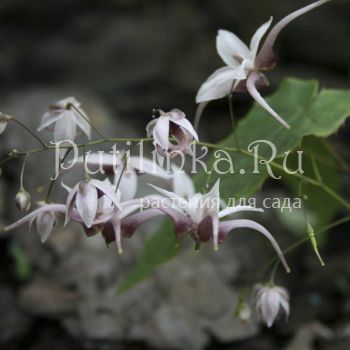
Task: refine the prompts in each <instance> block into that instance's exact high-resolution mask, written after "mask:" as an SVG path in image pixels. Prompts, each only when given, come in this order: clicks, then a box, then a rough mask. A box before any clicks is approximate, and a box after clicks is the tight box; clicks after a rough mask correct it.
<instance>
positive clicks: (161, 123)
mask: <svg viewBox="0 0 350 350" xmlns="http://www.w3.org/2000/svg"><path fill="white" fill-rule="evenodd" d="M153 138H154V141H155V142H156V144H158V145H159V146H160V147H162V148H163V149H164V150H168V148H169V118H168V117H167V116H164V115H161V116H160V117H159V118H157V123H156V125H155V127H154V129H153Z"/></svg>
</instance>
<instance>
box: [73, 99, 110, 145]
mask: <svg viewBox="0 0 350 350" xmlns="http://www.w3.org/2000/svg"><path fill="white" fill-rule="evenodd" d="M70 107H72V108H73V109H74V110H75V111H76V112H77V113H79V115H80V116H81V117H82V118H84V120H85V121H86V122H87V123H89V125H90V126H91V128H92V129H93V130H94V131H95V133H96V134H97V135H98V136H100V137H102V138H103V139H106V137H105V136H104V135H103V134H102V133H101V132H100V131H99V130H98V129H97V128H96V127H95V126H94V125H93V124H92V122H91V121H90V119H89V118H88V117H87V116H86V115H84V113H82V112H81V111H80V110H79V108H77V107H75V106H74V104H73V103H70V104H69V105H68V108H70Z"/></svg>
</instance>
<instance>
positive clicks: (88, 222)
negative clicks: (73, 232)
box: [65, 179, 120, 230]
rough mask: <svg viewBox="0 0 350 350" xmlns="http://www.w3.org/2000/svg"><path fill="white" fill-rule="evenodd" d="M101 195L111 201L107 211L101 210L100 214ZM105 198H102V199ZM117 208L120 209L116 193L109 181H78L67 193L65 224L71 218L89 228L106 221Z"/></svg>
mask: <svg viewBox="0 0 350 350" xmlns="http://www.w3.org/2000/svg"><path fill="white" fill-rule="evenodd" d="M101 197H106V198H107V200H109V201H110V202H111V206H110V207H109V208H108V212H107V211H106V212H103V215H102V216H101V215H100V214H101V213H99V211H98V209H99V198H101ZM106 198H103V199H102V201H103V200H106ZM118 209H120V204H119V200H118V197H117V194H116V193H115V191H114V188H113V187H112V186H111V185H110V184H109V183H107V182H102V181H99V180H95V179H90V180H84V181H80V182H79V183H78V184H76V185H75V186H74V187H73V188H72V189H71V190H70V192H69V194H68V197H67V203H66V221H65V225H66V224H67V223H68V222H69V220H70V219H72V220H74V221H77V222H79V223H81V224H83V226H84V227H85V228H86V229H87V230H89V229H91V228H92V227H93V226H96V225H97V224H103V223H105V222H106V221H108V220H109V219H110V217H111V216H112V215H113V213H114V211H116V210H118ZM101 220H102V221H101Z"/></svg>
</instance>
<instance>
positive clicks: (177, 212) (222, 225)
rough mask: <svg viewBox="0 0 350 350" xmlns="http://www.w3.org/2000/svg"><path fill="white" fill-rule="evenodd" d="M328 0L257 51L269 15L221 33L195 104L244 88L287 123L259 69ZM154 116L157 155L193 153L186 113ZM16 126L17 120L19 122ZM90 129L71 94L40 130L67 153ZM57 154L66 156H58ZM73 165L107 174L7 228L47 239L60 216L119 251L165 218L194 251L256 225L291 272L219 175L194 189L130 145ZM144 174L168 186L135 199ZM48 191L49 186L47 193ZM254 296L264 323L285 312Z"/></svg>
mask: <svg viewBox="0 0 350 350" xmlns="http://www.w3.org/2000/svg"><path fill="white" fill-rule="evenodd" d="M327 1H329V0H319V1H316V2H315V3H313V4H311V5H309V6H306V7H304V8H302V9H300V10H298V11H296V12H293V13H292V14H290V15H288V16H287V17H285V18H284V19H282V20H281V21H280V22H278V23H277V24H276V25H275V26H274V27H273V28H272V29H271V31H270V32H269V34H268V36H267V38H266V40H265V42H264V43H263V44H262V46H261V48H260V50H259V46H260V42H261V40H262V38H263V36H264V35H265V34H266V32H267V31H268V29H269V27H270V25H271V23H272V18H271V19H270V20H269V21H267V22H266V23H264V24H263V25H262V26H261V27H260V28H259V29H258V30H257V31H256V33H255V34H254V36H253V38H252V40H251V42H250V46H249V47H247V46H246V45H245V44H244V43H243V42H242V41H241V40H240V39H239V38H238V37H237V36H235V35H234V34H233V33H231V32H229V31H226V30H219V32H218V35H217V40H216V47H217V51H218V54H219V55H220V57H221V58H222V60H223V61H224V63H225V64H226V66H225V67H223V68H220V69H219V70H217V71H216V72H215V73H214V74H212V75H211V76H210V77H209V78H208V79H207V81H206V82H205V83H204V84H203V85H202V86H201V87H200V89H199V91H198V94H197V97H196V101H197V103H200V104H203V103H206V102H208V101H211V100H214V99H218V98H221V97H224V96H227V95H230V94H231V93H232V92H236V91H237V92H240V91H248V92H249V93H250V95H251V96H252V97H253V98H254V99H255V100H256V102H257V103H258V104H260V105H261V106H262V107H263V108H264V109H266V110H267V111H268V112H269V113H270V114H271V115H272V116H273V117H275V118H276V119H277V120H278V121H279V122H280V123H281V124H282V125H284V126H285V127H287V128H289V125H288V124H287V123H286V121H284V120H283V119H282V118H281V116H280V115H279V114H277V113H276V112H275V111H274V110H273V109H272V108H271V107H270V106H269V105H268V104H267V103H266V101H265V100H264V99H263V98H262V96H261V95H260V93H259V90H260V88H262V87H264V86H266V85H267V84H268V81H267V78H266V77H265V75H264V73H263V71H266V70H270V69H272V68H274V66H275V64H276V59H275V56H274V54H273V45H274V43H275V41H276V38H277V37H278V34H279V33H280V31H281V30H282V29H283V28H284V27H285V26H286V25H287V24H288V23H289V22H291V21H292V20H294V19H295V18H297V17H299V16H300V15H302V14H304V13H306V12H308V11H310V10H312V9H314V8H315V7H317V6H320V5H321V4H323V3H325V2H327ZM157 113H158V117H156V118H154V119H153V120H151V121H150V122H149V123H148V124H147V126H146V132H147V137H148V139H147V140H148V141H149V140H151V141H153V145H154V151H155V152H156V155H158V157H160V158H161V159H164V157H166V156H169V158H170V159H173V158H175V157H176V155H177V154H184V155H186V154H191V152H192V149H191V148H192V146H193V145H195V144H196V143H198V142H199V137H198V134H197V132H196V130H195V128H194V127H193V126H192V124H191V122H190V121H189V120H188V119H187V117H186V115H185V113H183V112H182V111H180V110H179V109H172V110H170V111H168V112H164V111H162V110H157ZM10 120H14V118H12V117H9V116H6V115H3V114H0V134H1V133H3V132H4V131H5V129H6V127H7V124H8V122H9V121H10ZM17 123H18V124H20V125H21V123H20V122H18V121H17ZM22 126H23V125H22ZM25 128H26V127H25ZM92 129H94V130H95V131H96V132H98V131H97V129H96V128H95V127H93V125H92V123H91V120H90V118H89V117H88V115H87V113H85V111H84V110H83V109H82V107H81V104H80V103H79V102H78V101H77V100H76V99H75V98H74V97H68V98H65V99H62V100H60V101H58V102H56V103H55V104H54V105H52V106H51V107H49V109H48V111H47V112H46V113H45V114H44V115H43V116H42V120H41V123H40V126H39V128H38V131H42V130H47V131H49V132H51V133H53V140H54V141H56V142H61V143H63V144H66V145H68V146H66V148H67V149H68V151H69V145H71V144H72V142H73V141H74V140H75V139H76V138H77V137H78V136H85V138H87V140H90V139H91V130H92ZM26 130H27V131H28V128H26ZM29 132H30V133H31V134H32V135H33V136H34V137H35V138H36V139H37V140H38V141H39V142H40V143H41V144H42V145H43V146H44V148H43V149H44V150H47V149H49V147H48V146H47V145H46V144H45V143H44V142H43V141H42V140H41V139H40V138H39V137H38V136H37V135H36V134H34V132H31V131H30V130H29ZM142 140H144V139H142ZM102 141H104V140H102ZM88 143H89V141H87V144H88ZM68 151H67V152H65V157H66V156H68V153H69V152H68ZM28 154H29V153H27V154H26V157H25V160H24V163H23V167H22V172H21V186H20V190H19V192H18V194H17V196H16V198H15V203H16V205H17V207H18V208H19V209H20V210H21V211H27V210H29V208H30V206H31V197H30V195H29V193H28V192H27V191H26V190H25V189H24V184H23V174H24V166H25V162H26V159H27V156H28ZM61 159H62V160H63V161H64V159H63V157H61ZM74 164H75V165H77V166H84V167H85V166H89V167H94V166H98V167H99V168H100V169H102V170H103V173H102V174H104V175H105V176H104V178H103V179H97V178H89V177H88V176H87V174H86V176H85V178H84V179H81V180H80V181H78V183H76V184H74V186H72V187H68V186H67V185H65V184H63V183H62V186H63V187H64V189H66V190H67V192H68V194H67V197H66V200H65V202H64V203H52V202H51V201H50V200H49V196H47V198H46V200H45V201H40V202H38V203H37V208H36V209H35V210H34V211H32V212H31V213H29V214H27V215H26V216H24V217H23V218H21V219H19V220H18V221H16V222H15V223H13V224H12V225H9V226H7V227H6V228H5V230H12V229H14V228H17V227H18V226H20V225H22V224H25V223H29V225H30V226H32V224H33V223H34V222H35V225H36V228H37V231H38V233H39V235H40V239H41V242H45V241H46V240H47V239H48V237H49V236H50V234H51V232H52V231H53V229H54V228H55V226H56V225H57V224H58V223H59V222H60V221H62V220H60V216H62V217H64V226H66V225H68V223H69V222H70V221H73V222H75V223H78V224H79V225H80V226H81V228H82V229H83V231H84V232H85V234H86V235H87V236H88V237H90V236H93V235H97V234H100V235H101V237H102V238H103V239H104V240H105V241H106V242H107V243H108V244H109V243H111V242H115V244H116V246H117V250H118V252H119V253H122V251H123V250H122V238H123V237H125V238H131V237H132V236H133V235H134V233H135V232H136V230H137V229H138V227H140V226H141V225H142V224H143V223H144V222H145V221H147V220H150V219H152V218H154V217H157V216H166V217H169V218H170V219H171V220H172V223H173V229H174V233H175V234H176V235H177V236H179V235H184V234H188V235H189V236H190V237H191V238H192V239H193V240H194V242H195V245H196V247H197V248H199V246H200V245H201V244H203V243H207V242H209V241H211V240H212V242H213V247H214V250H217V249H218V247H219V245H220V244H222V243H223V242H224V241H225V240H226V239H227V238H228V236H229V233H230V232H232V231H235V230H237V229H240V228H247V229H253V230H255V231H257V232H259V233H261V234H262V235H263V236H264V237H265V238H267V240H268V241H269V242H270V243H271V245H272V247H273V249H274V250H275V252H276V254H277V256H278V258H279V260H280V262H281V264H282V265H283V267H284V268H285V270H286V271H287V272H289V271H290V269H289V266H288V264H287V262H286V260H285V257H284V256H283V253H282V251H281V249H280V247H279V245H278V243H277V242H276V240H275V238H274V237H273V236H272V234H271V233H270V232H269V231H268V230H267V229H266V228H265V227H264V226H262V225H261V224H259V223H257V222H255V221H253V220H248V219H242V218H239V219H238V218H236V219H234V218H232V217H231V216H232V215H234V214H236V213H241V212H246V211H255V212H262V211H263V210H262V209H259V208H255V207H251V206H239V205H238V206H232V207H228V206H226V205H225V203H224V202H223V200H222V198H221V196H220V179H217V180H216V181H215V182H214V183H213V184H212V186H211V189H210V190H209V188H210V185H209V183H207V185H208V186H207V189H208V191H207V192H205V193H201V192H197V191H196V190H195V186H194V182H193V179H192V178H191V177H189V176H188V175H187V174H186V173H184V172H183V171H181V170H180V169H179V168H177V167H176V166H175V165H174V164H172V172H171V173H169V172H167V171H165V170H164V169H163V168H162V166H160V165H155V164H154V162H152V161H151V160H150V159H144V158H140V157H135V156H131V155H130V149H128V150H123V151H121V152H120V153H119V155H118V157H114V156H113V155H111V154H107V155H106V154H103V156H102V157H101V155H100V154H99V153H92V154H90V153H89V152H88V153H87V154H85V155H84V156H83V157H80V158H79V159H78V160H77V161H76V162H75V163H74ZM70 168H72V167H70ZM64 173H65V172H62V173H61V175H64ZM143 173H146V174H148V175H150V176H153V177H154V178H158V179H162V180H163V182H165V183H166V184H165V185H164V187H165V188H161V187H158V186H156V185H155V184H150V186H149V187H148V189H149V191H150V193H149V194H147V195H144V196H142V197H137V193H138V179H139V177H140V176H141V174H143ZM208 182H209V180H208ZM50 190H51V187H50V189H49V194H50ZM254 298H255V302H256V308H257V310H258V312H259V314H260V316H261V318H262V319H263V320H264V321H265V322H266V324H267V326H269V327H270V326H271V325H272V323H273V322H274V320H275V319H276V317H277V316H278V314H279V313H280V310H281V309H282V310H283V311H284V313H285V314H286V316H288V314H289V295H288V292H287V291H286V290H285V289H284V288H281V287H276V286H272V285H266V286H261V285H259V286H258V287H257V288H256V290H255V294H254ZM248 314H249V312H247V309H246V310H245V313H244V315H245V316H244V317H245V318H247V315H248Z"/></svg>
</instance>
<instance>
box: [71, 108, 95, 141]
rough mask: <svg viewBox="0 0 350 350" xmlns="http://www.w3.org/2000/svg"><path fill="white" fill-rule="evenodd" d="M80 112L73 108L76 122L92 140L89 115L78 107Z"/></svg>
mask: <svg viewBox="0 0 350 350" xmlns="http://www.w3.org/2000/svg"><path fill="white" fill-rule="evenodd" d="M76 108H77V109H78V110H79V112H78V111H77V110H75V109H73V110H72V112H73V113H74V116H75V122H76V124H77V126H78V127H79V128H80V130H81V131H82V132H83V133H84V134H85V135H86V137H87V138H88V139H89V140H91V125H90V124H89V122H88V121H89V120H90V119H89V117H88V116H87V114H86V113H85V112H84V111H83V110H82V109H81V108H79V107H76Z"/></svg>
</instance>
